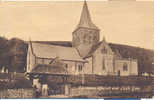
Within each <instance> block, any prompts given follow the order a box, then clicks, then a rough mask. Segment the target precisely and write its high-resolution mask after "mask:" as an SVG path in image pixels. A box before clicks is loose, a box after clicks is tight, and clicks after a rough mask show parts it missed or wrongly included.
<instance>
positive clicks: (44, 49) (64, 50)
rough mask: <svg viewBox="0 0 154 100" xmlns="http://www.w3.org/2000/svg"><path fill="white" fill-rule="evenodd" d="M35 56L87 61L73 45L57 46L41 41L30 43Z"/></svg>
mask: <svg viewBox="0 0 154 100" xmlns="http://www.w3.org/2000/svg"><path fill="white" fill-rule="evenodd" d="M30 44H31V47H32V50H33V53H34V54H35V56H37V57H40V58H56V57H59V59H62V60H73V61H85V60H83V59H82V58H81V57H80V56H79V54H78V51H77V50H76V49H75V48H73V47H64V46H56V45H49V44H41V43H33V42H32V43H30Z"/></svg>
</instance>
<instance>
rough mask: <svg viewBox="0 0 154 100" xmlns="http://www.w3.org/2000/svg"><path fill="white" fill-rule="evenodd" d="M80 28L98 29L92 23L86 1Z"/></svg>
mask: <svg viewBox="0 0 154 100" xmlns="http://www.w3.org/2000/svg"><path fill="white" fill-rule="evenodd" d="M78 27H86V28H92V29H98V28H97V26H95V25H94V24H93V23H92V20H91V17H90V13H89V10H88V6H87V2H86V1H84V5H83V8H82V13H81V17H80V22H79V24H78ZM78 27H77V28H78Z"/></svg>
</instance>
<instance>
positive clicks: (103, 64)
mask: <svg viewBox="0 0 154 100" xmlns="http://www.w3.org/2000/svg"><path fill="white" fill-rule="evenodd" d="M102 70H105V60H104V59H103V61H102Z"/></svg>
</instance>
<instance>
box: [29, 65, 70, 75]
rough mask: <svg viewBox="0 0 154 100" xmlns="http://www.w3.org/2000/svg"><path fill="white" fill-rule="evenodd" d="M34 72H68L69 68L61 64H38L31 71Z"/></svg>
mask: <svg viewBox="0 0 154 100" xmlns="http://www.w3.org/2000/svg"><path fill="white" fill-rule="evenodd" d="M31 73H33V74H35V73H36V74H38V73H39V74H64V75H65V74H66V73H67V70H66V69H65V68H64V67H63V66H60V65H52V64H38V65H36V67H34V69H33V70H32V71H31Z"/></svg>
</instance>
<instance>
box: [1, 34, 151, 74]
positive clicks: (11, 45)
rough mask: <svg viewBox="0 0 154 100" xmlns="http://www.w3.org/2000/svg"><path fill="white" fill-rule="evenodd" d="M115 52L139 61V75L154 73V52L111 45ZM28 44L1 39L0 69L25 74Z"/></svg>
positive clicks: (68, 43) (64, 43)
mask: <svg viewBox="0 0 154 100" xmlns="http://www.w3.org/2000/svg"><path fill="white" fill-rule="evenodd" d="M33 42H37V43H44V44H52V45H59V46H65V47H72V43H71V42H70V41H33ZM109 45H110V47H111V48H112V50H113V51H115V50H118V51H119V53H120V54H121V56H122V57H123V58H134V59H137V60H138V65H139V68H138V70H139V74H141V73H143V72H148V73H154V68H153V65H152V62H153V61H154V50H149V49H144V48H139V47H134V46H128V45H121V44H114V43H109ZM27 48H28V42H27V41H23V40H21V39H18V38H13V39H10V40H7V39H5V38H2V37H0V68H1V66H5V67H7V68H8V69H10V70H9V71H11V72H13V71H16V72H25V70H26V56H27ZM10 62H11V63H10Z"/></svg>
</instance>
